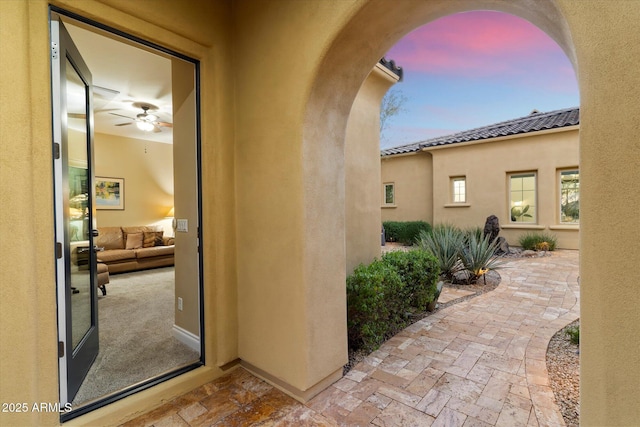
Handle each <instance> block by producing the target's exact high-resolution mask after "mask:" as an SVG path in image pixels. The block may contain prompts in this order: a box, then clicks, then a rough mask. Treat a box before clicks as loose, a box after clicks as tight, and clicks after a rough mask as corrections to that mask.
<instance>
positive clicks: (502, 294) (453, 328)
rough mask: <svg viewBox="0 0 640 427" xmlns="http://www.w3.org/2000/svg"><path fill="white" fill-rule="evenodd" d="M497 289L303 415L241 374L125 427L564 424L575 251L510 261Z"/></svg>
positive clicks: (373, 363) (392, 345) (430, 323)
mask: <svg viewBox="0 0 640 427" xmlns="http://www.w3.org/2000/svg"><path fill="white" fill-rule="evenodd" d="M500 275H501V276H502V281H501V283H500V285H499V286H498V288H496V289H495V290H494V291H492V292H488V293H485V294H482V295H479V296H477V297H475V298H472V299H470V300H467V301H463V302H461V303H458V304H454V305H452V306H449V307H447V308H444V309H442V310H440V311H437V312H436V313H434V314H432V315H430V316H429V317H426V318H424V319H422V320H420V321H418V322H417V323H415V324H413V325H412V326H410V327H408V328H406V329H405V330H404V331H402V332H401V333H399V334H398V335H396V336H395V337H393V338H392V339H391V340H389V341H387V342H386V343H385V344H383V345H382V346H381V348H380V349H379V350H377V351H375V352H374V353H372V354H371V355H370V356H369V357H367V358H366V359H365V360H364V361H363V362H361V363H359V364H358V365H357V366H355V367H354V369H352V370H351V371H350V372H349V373H348V374H347V375H346V376H345V377H344V378H342V379H341V380H339V381H337V382H336V383H334V384H333V385H332V386H330V387H329V388H327V389H326V390H324V391H323V392H321V393H320V394H319V395H318V396H316V397H315V398H314V399H312V400H311V401H310V402H308V403H307V404H306V405H303V404H301V403H298V402H297V401H295V400H294V399H292V398H290V397H288V396H286V395H285V394H284V393H282V392H280V391H279V390H277V389H275V388H273V387H272V386H270V385H268V384H267V383H265V382H264V381H262V380H260V379H258V378H256V377H254V376H253V375H251V374H249V373H248V372H247V371H245V370H244V369H242V368H238V369H236V370H235V371H233V372H232V373H231V374H229V375H227V376H225V377H223V378H219V379H218V380H216V381H213V382H211V383H209V384H206V385H204V386H202V387H200V388H198V389H196V390H194V391H192V392H190V393H187V394H186V395H183V396H181V397H179V398H177V399H175V400H174V401H172V402H169V403H166V404H164V405H163V406H161V407H160V408H158V409H156V410H154V411H153V412H151V413H149V414H146V415H143V416H141V417H139V418H136V419H134V420H132V421H130V422H128V423H126V424H125V425H126V426H149V425H154V426H156V427H160V426H210V425H213V426H236V425H237V426H300V425H304V426H337V425H338V426H369V425H371V426H380V427H382V426H465V427H470V426H478V427H481V426H509V427H514V426H540V427H542V426H563V425H564V421H563V419H562V416H561V414H560V412H559V409H558V406H557V404H556V402H555V398H554V395H553V391H552V390H551V388H550V386H549V380H548V375H547V368H546V363H545V356H546V349H547V345H548V343H549V340H550V339H551V337H552V336H553V334H554V333H555V332H556V331H558V330H559V329H561V328H563V327H564V326H565V325H567V324H568V323H570V322H572V321H573V320H575V319H577V318H578V317H579V287H578V251H555V252H553V253H551V254H550V256H545V257H541V258H528V259H514V260H511V261H509V262H508V263H507V264H506V268H504V269H503V270H500Z"/></svg>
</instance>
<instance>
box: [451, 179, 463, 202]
mask: <svg viewBox="0 0 640 427" xmlns="http://www.w3.org/2000/svg"><path fill="white" fill-rule="evenodd" d="M449 182H450V189H451V191H450V193H449V194H450V198H451V203H454V204H465V203H467V177H466V175H456V176H451V177H449ZM457 182H462V183H464V186H463V189H462V190H463V192H462V200H456V196H459V194H457V193H456V183H457Z"/></svg>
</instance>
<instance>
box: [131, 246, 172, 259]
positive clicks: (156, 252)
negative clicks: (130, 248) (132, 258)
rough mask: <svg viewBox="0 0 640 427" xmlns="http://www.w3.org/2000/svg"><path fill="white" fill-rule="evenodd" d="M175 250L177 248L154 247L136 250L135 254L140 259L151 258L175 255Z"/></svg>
mask: <svg viewBox="0 0 640 427" xmlns="http://www.w3.org/2000/svg"><path fill="white" fill-rule="evenodd" d="M174 248H175V246H154V247H152V248H141V249H136V250H135V251H134V252H135V253H136V257H137V258H138V259H140V258H151V257H156V256H165V255H173V250H174Z"/></svg>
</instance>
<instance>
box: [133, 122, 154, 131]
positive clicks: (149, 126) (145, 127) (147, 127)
mask: <svg viewBox="0 0 640 427" xmlns="http://www.w3.org/2000/svg"><path fill="white" fill-rule="evenodd" d="M136 126H138V129H140V130H142V131H145V132H151V131H152V130H153V128H154V126H153V123H149V122H143V121H139V122H136Z"/></svg>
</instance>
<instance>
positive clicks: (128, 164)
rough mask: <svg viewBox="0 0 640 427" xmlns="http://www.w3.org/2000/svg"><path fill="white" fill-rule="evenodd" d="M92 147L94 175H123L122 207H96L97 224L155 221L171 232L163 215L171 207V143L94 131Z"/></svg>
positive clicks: (132, 223)
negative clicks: (121, 208)
mask: <svg viewBox="0 0 640 427" xmlns="http://www.w3.org/2000/svg"><path fill="white" fill-rule="evenodd" d="M70 133H71V132H70ZM94 150H95V175H96V176H100V177H115V178H124V189H125V206H124V207H125V208H124V210H98V211H97V213H96V215H97V218H96V219H97V223H98V227H115V226H130V225H151V224H158V225H161V226H166V225H168V226H169V227H168V228H167V229H166V230H165V233H172V230H171V227H170V226H171V222H170V221H165V218H164V217H165V215H166V214H167V212H169V209H171V206H173V174H172V173H171V171H172V170H173V153H172V150H173V148H172V146H171V145H170V144H160V143H154V142H146V143H145V141H143V140H140V139H134V138H123V137H116V136H114V135H107V134H96V135H95V136H94ZM145 150H146V152H145ZM167 235H171V234H167Z"/></svg>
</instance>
